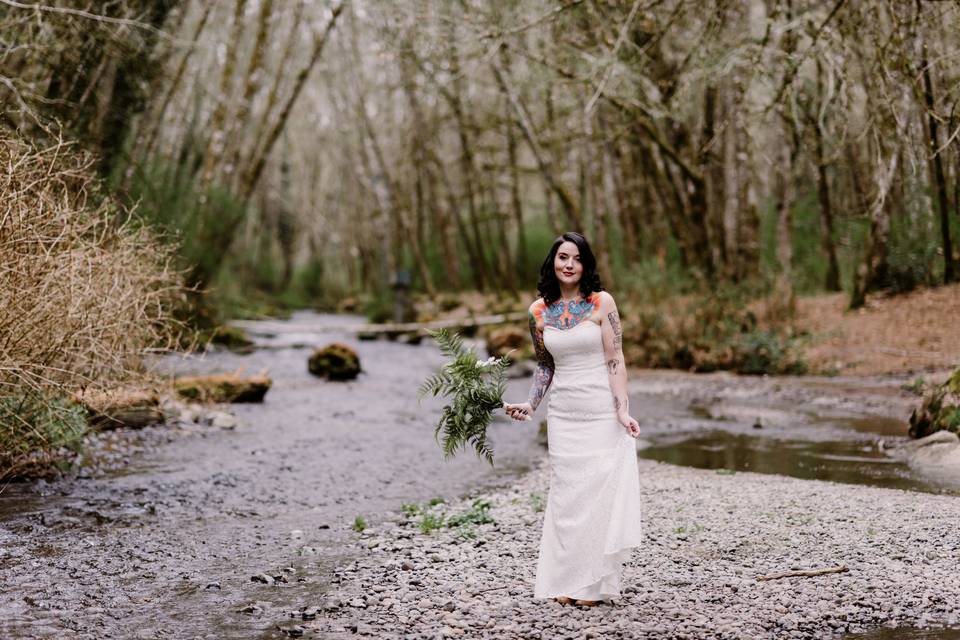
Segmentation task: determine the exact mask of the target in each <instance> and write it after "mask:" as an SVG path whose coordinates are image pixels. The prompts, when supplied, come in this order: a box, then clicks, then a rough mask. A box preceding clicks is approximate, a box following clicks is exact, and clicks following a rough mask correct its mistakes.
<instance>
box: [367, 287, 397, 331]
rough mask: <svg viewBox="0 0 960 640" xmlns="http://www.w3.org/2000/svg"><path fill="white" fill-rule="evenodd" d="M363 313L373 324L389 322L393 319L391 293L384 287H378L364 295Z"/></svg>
mask: <svg viewBox="0 0 960 640" xmlns="http://www.w3.org/2000/svg"><path fill="white" fill-rule="evenodd" d="M363 315H365V316H366V317H367V320H368V321H370V322H372V323H375V324H378V323H381V322H390V321H391V320H393V295H392V294H391V293H390V292H389V291H387V290H386V289H380V290H378V291H374V292H373V293H371V294H370V295H367V296H365V299H364V302H363Z"/></svg>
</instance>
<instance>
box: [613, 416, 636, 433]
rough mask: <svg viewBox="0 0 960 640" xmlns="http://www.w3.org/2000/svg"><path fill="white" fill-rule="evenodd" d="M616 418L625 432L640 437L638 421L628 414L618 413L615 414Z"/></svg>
mask: <svg viewBox="0 0 960 640" xmlns="http://www.w3.org/2000/svg"><path fill="white" fill-rule="evenodd" d="M617 419H618V420H619V421H620V424H622V425H623V428H624V429H626V430H627V433H628V434H630V437H631V438H638V437H640V423H639V422H637V421H636V420H634V419H633V418H632V417H630V415H629V414H626V413H623V414H620V415H618V416H617Z"/></svg>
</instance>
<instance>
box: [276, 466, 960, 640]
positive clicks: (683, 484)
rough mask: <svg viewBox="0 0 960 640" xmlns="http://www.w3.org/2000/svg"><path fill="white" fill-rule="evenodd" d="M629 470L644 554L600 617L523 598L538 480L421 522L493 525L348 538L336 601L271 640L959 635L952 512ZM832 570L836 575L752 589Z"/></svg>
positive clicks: (882, 494) (836, 492)
mask: <svg viewBox="0 0 960 640" xmlns="http://www.w3.org/2000/svg"><path fill="white" fill-rule="evenodd" d="M640 465H641V490H642V500H643V512H644V532H645V534H646V537H645V543H644V545H643V546H642V547H639V548H637V549H635V550H634V554H633V558H632V560H631V561H630V562H629V564H628V565H627V566H626V567H625V570H624V585H625V591H624V593H623V596H622V597H621V598H619V599H617V600H616V601H614V602H613V603H612V604H608V605H603V606H599V607H595V608H577V607H572V606H561V605H559V604H557V603H555V602H553V601H552V600H541V601H537V600H533V599H532V593H533V581H534V572H535V568H536V555H537V545H538V542H539V535H540V526H541V524H540V523H541V520H542V508H543V499H544V497H545V496H546V495H547V483H548V471H547V467H546V465H540V466H539V467H538V469H536V470H535V471H534V472H532V473H530V474H528V475H527V476H526V477H524V478H523V479H522V480H521V481H520V482H519V483H518V484H516V486H514V487H512V488H510V489H508V490H502V491H496V492H492V493H488V494H482V495H480V496H478V497H470V498H467V499H464V500H461V501H459V502H456V503H452V504H449V505H437V506H435V507H434V508H433V509H431V510H429V511H428V513H433V514H434V516H437V517H439V514H442V513H446V514H447V518H448V519H449V517H450V516H451V515H454V516H455V515H456V514H464V513H466V514H470V513H471V512H473V513H475V512H476V507H475V504H476V502H475V501H476V500H480V501H481V503H480V504H481V505H482V504H483V501H488V502H489V504H490V507H489V510H488V513H489V516H491V517H492V519H493V520H494V522H493V523H488V524H479V525H471V526H470V527H469V528H467V529H464V527H463V526H458V527H441V528H438V529H436V530H433V531H431V532H430V533H423V532H422V531H421V527H422V524H423V515H422V514H420V515H404V514H397V516H396V518H394V519H393V520H392V521H388V522H385V523H383V525H382V526H381V527H380V528H379V529H378V530H376V531H373V530H367V531H364V532H363V534H358V536H357V540H356V543H355V544H356V549H357V556H358V557H357V558H356V559H355V560H352V561H351V562H349V563H346V564H344V565H342V566H340V567H338V568H337V569H336V573H335V575H336V578H335V581H336V582H337V583H338V584H337V585H336V588H335V589H334V590H333V591H332V593H331V594H330V595H329V596H328V597H327V598H326V599H325V600H323V601H320V602H310V603H303V604H304V605H305V606H307V607H315V608H316V610H313V609H310V610H308V611H307V613H308V616H307V617H308V618H311V619H309V620H304V619H303V617H304V616H303V615H302V612H301V610H300V609H299V608H293V610H291V612H290V615H291V616H292V618H291V623H290V624H289V625H283V626H281V627H279V628H278V634H280V633H283V634H294V635H296V634H301V633H302V634H304V637H311V636H312V637H325V638H330V637H354V636H356V635H361V636H362V635H366V636H377V637H404V638H433V637H487V638H609V637H629V638H644V637H648V638H813V637H816V638H822V637H837V636H841V635H844V634H847V633H855V632H863V631H867V630H871V629H876V628H878V627H900V626H907V627H917V628H920V627H930V626H934V627H935V626H938V625H955V624H957V622H958V611H957V607H956V602H958V601H960V578H958V576H957V572H956V567H957V562H958V560H960V537H958V536H957V534H956V523H957V522H958V521H960V520H958V519H960V498H956V497H953V496H934V495H923V494H920V495H918V494H916V493H911V492H907V491H900V490H893V489H879V488H870V487H858V488H856V489H852V488H851V487H850V486H848V485H842V484H835V483H830V482H822V481H809V480H798V479H794V478H785V477H778V476H770V475H760V474H753V473H736V474H728V473H723V474H720V473H717V472H716V471H707V470H698V469H689V468H683V467H677V466H672V465H666V464H660V463H657V462H653V461H646V460H642V461H641V462H640ZM435 519H436V518H435ZM461 519H462V518H461ZM427 528H428V529H429V526H428V527H427ZM838 565H843V566H845V567H847V568H848V569H849V570H848V571H847V572H845V573H836V574H829V575H820V576H816V577H790V578H782V579H778V580H769V581H758V580H757V576H759V575H768V574H774V573H779V572H784V571H791V570H801V569H817V568H824V567H829V566H838ZM314 615H316V617H315V618H313V616H314ZM890 637H896V636H890ZM901 637H909V636H906V635H905V636H901Z"/></svg>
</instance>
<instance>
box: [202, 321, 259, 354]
mask: <svg viewBox="0 0 960 640" xmlns="http://www.w3.org/2000/svg"><path fill="white" fill-rule="evenodd" d="M210 342H211V343H212V344H216V345H220V346H221V347H226V348H227V349H229V350H230V351H233V352H235V353H253V351H254V344H253V340H251V339H250V338H248V337H247V334H246V333H244V331H243V329H240V328H239V327H234V326H231V325H222V326H219V327H216V328H214V329H213V331H212V332H211V334H210Z"/></svg>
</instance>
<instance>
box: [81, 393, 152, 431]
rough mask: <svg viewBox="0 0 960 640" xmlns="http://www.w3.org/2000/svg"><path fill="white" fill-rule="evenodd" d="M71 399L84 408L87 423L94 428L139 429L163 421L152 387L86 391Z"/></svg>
mask: <svg viewBox="0 0 960 640" xmlns="http://www.w3.org/2000/svg"><path fill="white" fill-rule="evenodd" d="M74 400H75V401H76V402H77V403H79V404H80V405H81V406H83V408H84V409H86V410H87V416H88V421H89V423H90V426H91V427H94V428H97V429H116V428H119V427H129V428H133V429H139V428H141V427H146V426H149V425H151V424H158V423H160V422H163V420H164V415H163V411H162V409H161V408H160V396H159V394H157V392H156V391H153V390H143V389H110V390H100V391H90V390H87V391H84V392H83V393H79V394H77V395H76V396H74Z"/></svg>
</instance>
